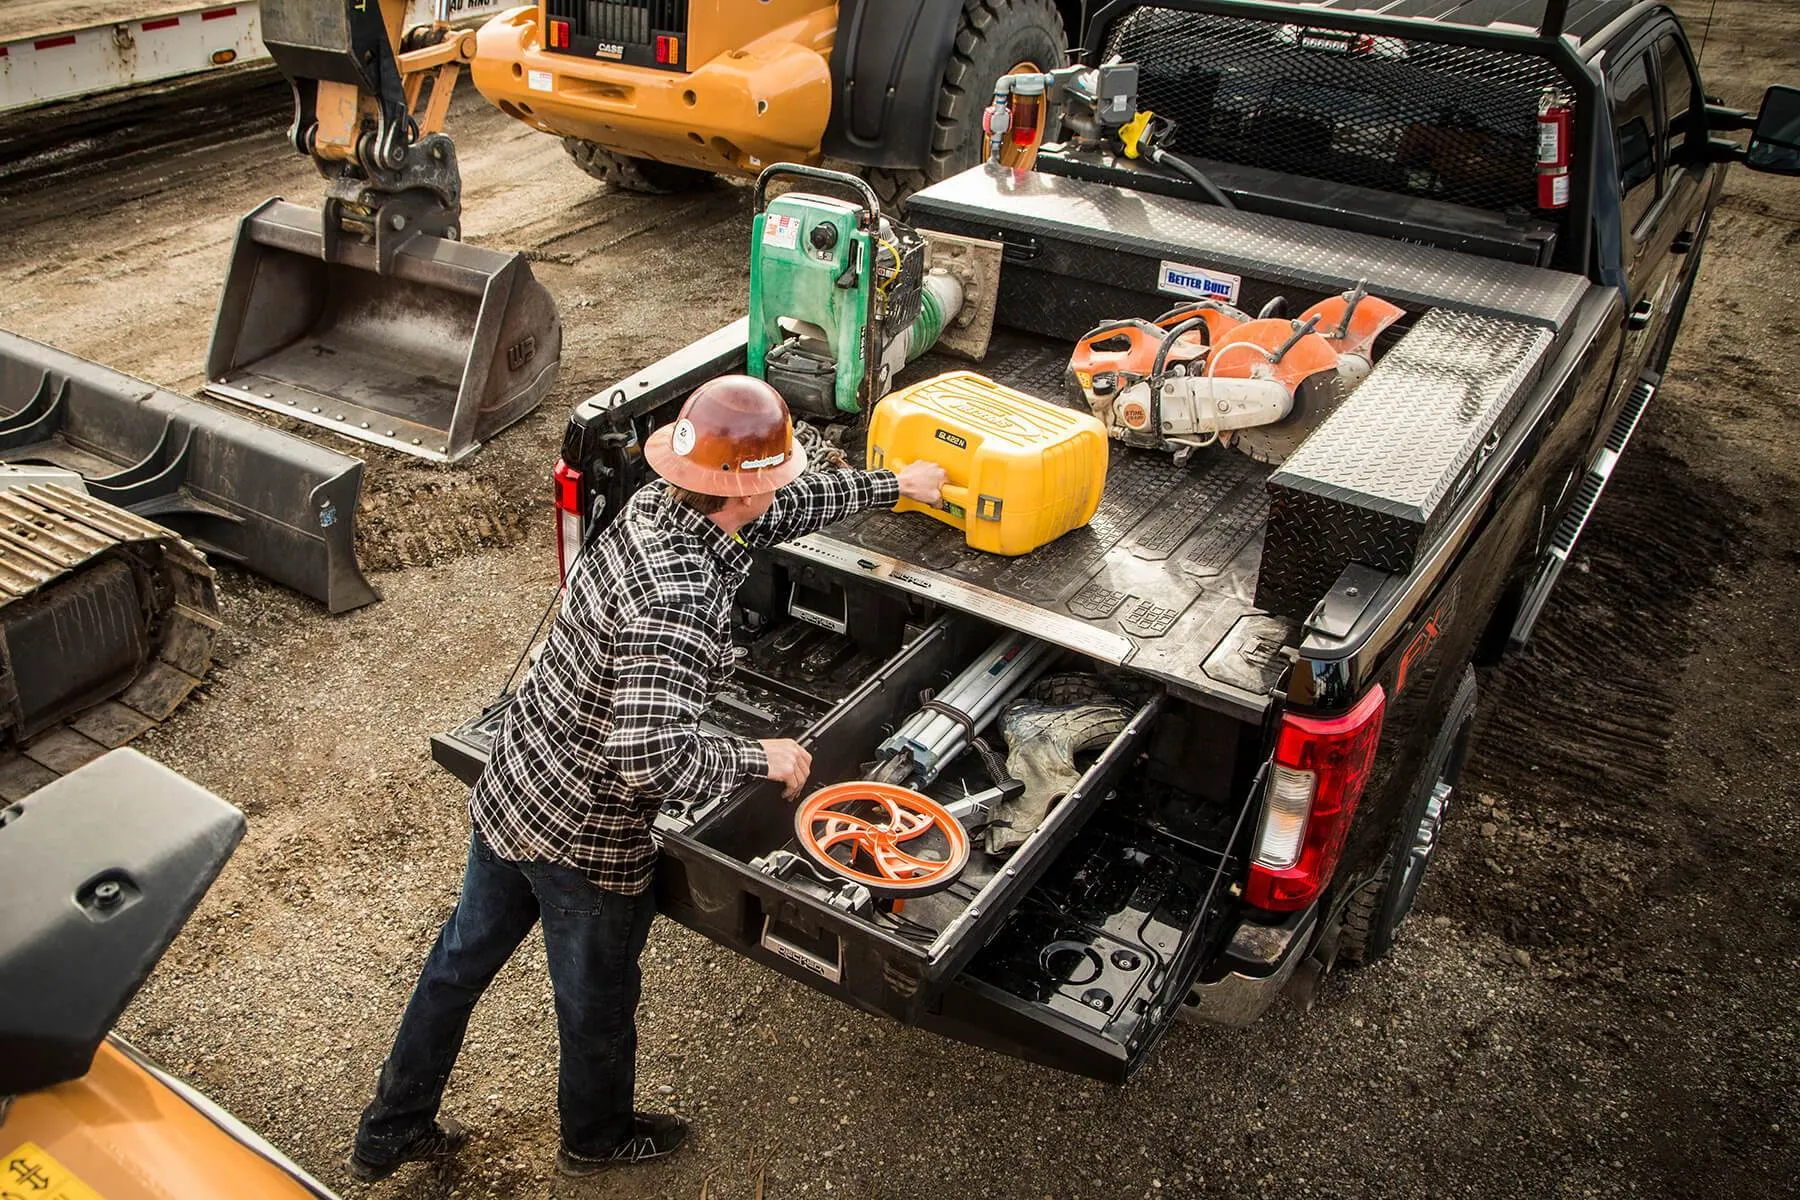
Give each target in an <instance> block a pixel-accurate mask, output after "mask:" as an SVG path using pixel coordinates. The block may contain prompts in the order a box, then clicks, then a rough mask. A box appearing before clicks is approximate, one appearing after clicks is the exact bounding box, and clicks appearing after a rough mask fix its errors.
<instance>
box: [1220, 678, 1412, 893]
mask: <svg viewBox="0 0 1800 1200" xmlns="http://www.w3.org/2000/svg"><path fill="white" fill-rule="evenodd" d="M1386 705H1387V695H1386V693H1385V692H1383V691H1382V690H1381V686H1380V685H1379V684H1377V685H1376V686H1375V687H1373V688H1371V689H1370V690H1369V693H1368V695H1366V696H1364V697H1363V698H1362V700H1360V701H1359V702H1358V703H1357V705H1356V707H1355V708H1353V709H1351V710H1350V711H1349V712H1347V713H1345V714H1344V715H1343V716H1341V717H1330V718H1326V719H1319V718H1316V717H1298V716H1292V715H1290V716H1285V717H1283V718H1282V720H1281V733H1280V735H1279V737H1277V739H1276V742H1275V761H1274V763H1273V764H1272V765H1271V767H1270V771H1269V783H1268V790H1267V791H1266V792H1265V793H1264V796H1263V816H1262V823H1261V825H1260V826H1259V827H1258V828H1257V831H1256V844H1255V851H1254V855H1253V858H1252V861H1251V864H1250V881H1249V885H1248V886H1247V887H1246V888H1245V891H1244V898H1245V899H1246V900H1248V901H1249V902H1250V903H1251V904H1254V905H1255V906H1256V907H1258V908H1266V909H1271V910H1273V911H1275V912H1292V911H1294V910H1296V909H1301V908H1305V907H1306V906H1307V905H1308V904H1311V903H1312V902H1313V901H1314V900H1315V899H1317V897H1318V895H1319V893H1320V892H1321V891H1323V890H1324V888H1325V885H1326V884H1327V883H1329V882H1330V881H1331V873H1332V871H1334V870H1335V869H1336V868H1337V861H1338V855H1339V854H1341V853H1342V852H1343V849H1344V838H1345V836H1346V835H1347V834H1348V833H1349V832H1350V819H1351V818H1352V817H1353V816H1354V815H1355V814H1356V805H1357V802H1358V801H1359V800H1361V799H1362V794H1363V786H1364V785H1365V784H1366V783H1368V780H1369V770H1370V768H1371V767H1372V766H1373V765H1374V762H1375V748H1376V746H1377V745H1379V744H1380V742H1381V717H1382V713H1383V711H1384V709H1385V708H1386Z"/></svg>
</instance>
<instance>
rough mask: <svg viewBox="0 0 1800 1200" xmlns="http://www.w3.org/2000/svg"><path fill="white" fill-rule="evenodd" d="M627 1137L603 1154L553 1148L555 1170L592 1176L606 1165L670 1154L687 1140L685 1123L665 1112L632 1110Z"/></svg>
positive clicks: (612, 1165) (626, 1164) (643, 1160)
mask: <svg viewBox="0 0 1800 1200" xmlns="http://www.w3.org/2000/svg"><path fill="white" fill-rule="evenodd" d="M633 1117H634V1118H635V1124H634V1126H633V1128H632V1131H631V1136H630V1137H628V1138H626V1139H625V1140H624V1141H622V1142H620V1143H619V1144H618V1145H617V1146H614V1147H613V1148H612V1149H611V1150H610V1151H608V1152H607V1153H605V1154H599V1155H588V1154H577V1153H575V1152H574V1151H573V1150H571V1149H569V1148H568V1147H567V1146H561V1147H558V1149H557V1151H556V1169H557V1170H558V1171H561V1172H562V1173H563V1174H564V1175H594V1174H597V1173H598V1172H601V1171H604V1170H606V1168H608V1167H617V1166H629V1165H630V1164H632V1163H641V1162H649V1161H650V1160H651V1159H653V1158H661V1157H662V1156H663V1155H665V1154H672V1153H674V1151H675V1147H677V1146H679V1145H681V1143H682V1142H683V1141H685V1140H687V1132H688V1127H687V1122H686V1121H684V1120H682V1119H681V1118H680V1117H677V1116H673V1115H671V1114H669V1113H645V1112H641V1113H634V1114H633Z"/></svg>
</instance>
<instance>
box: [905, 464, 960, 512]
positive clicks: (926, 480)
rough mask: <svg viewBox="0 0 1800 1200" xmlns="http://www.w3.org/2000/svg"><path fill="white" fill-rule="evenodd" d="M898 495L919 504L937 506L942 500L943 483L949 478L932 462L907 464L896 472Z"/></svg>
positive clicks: (942, 469)
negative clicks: (898, 481) (898, 477)
mask: <svg viewBox="0 0 1800 1200" xmlns="http://www.w3.org/2000/svg"><path fill="white" fill-rule="evenodd" d="M897 474H898V475H899V476H900V494H901V495H902V496H905V497H906V498H907V499H908V500H917V501H918V502H919V503H920V504H939V503H942V501H943V498H944V494H943V493H944V481H945V480H947V479H949V478H950V476H949V475H948V474H947V473H946V472H945V471H944V468H942V467H940V466H938V465H937V464H936V463H934V462H924V461H920V462H909V463H907V464H906V465H905V466H904V467H901V468H900V470H899V471H898V472H897Z"/></svg>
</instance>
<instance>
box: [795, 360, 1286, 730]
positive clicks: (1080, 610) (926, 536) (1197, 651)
mask: <svg viewBox="0 0 1800 1200" xmlns="http://www.w3.org/2000/svg"><path fill="white" fill-rule="evenodd" d="M1068 358H1069V348H1068V344H1067V343H1066V342H1062V341H1060V340H1056V339H1051V338H1045V337H1039V336H1036V335H1033V334H1028V333H1021V332H1017V331H1012V330H1002V331H1000V332H999V333H998V334H997V335H996V337H995V340H994V343H993V345H992V346H991V347H990V349H989V350H988V353H987V356H986V357H985V358H984V359H983V360H982V361H981V363H980V364H979V369H980V370H981V371H982V373H983V374H986V375H988V376H990V377H991V378H993V379H995V380H997V381H999V382H1000V383H1004V384H1006V385H1007V386H1009V387H1013V388H1017V389H1018V390H1020V391H1022V392H1027V393H1029V394H1031V395H1034V396H1037V397H1039V398H1040V399H1044V400H1050V401H1053V402H1059V403H1060V402H1064V400H1065V392H1064V383H1063V372H1064V370H1065V368H1066V367H1067V364H1068ZM966 365H967V364H966V363H963V362H962V361H961V360H958V359H954V358H950V357H948V356H945V355H939V354H928V355H926V356H924V357H923V358H921V359H919V360H918V361H917V362H915V363H913V364H911V365H910V366H909V367H908V368H907V370H906V371H905V372H904V373H903V374H902V375H901V377H900V379H899V382H898V384H897V385H896V386H900V387H904V386H905V385H907V384H909V383H915V382H918V381H919V380H922V379H929V378H931V377H932V376H934V375H937V374H940V373H942V372H944V371H950V370H957V369H961V368H963V367H966ZM854 440H855V441H856V442H857V443H858V444H861V439H860V438H857V439H854ZM1271 469H1272V468H1270V467H1269V466H1267V465H1266V464H1263V463H1259V462H1256V461H1255V460H1253V459H1251V458H1250V457H1248V456H1247V455H1244V454H1241V453H1238V452H1236V451H1233V450H1229V449H1225V448H1222V447H1211V448H1209V449H1206V450H1202V451H1199V452H1197V453H1195V454H1194V456H1193V457H1192V459H1191V460H1189V462H1188V463H1187V465H1186V466H1176V465H1175V462H1174V459H1173V458H1172V457H1171V456H1170V455H1168V454H1163V453H1158V452H1155V451H1147V450H1138V449H1134V448H1130V447H1125V446H1121V445H1119V444H1118V443H1114V444H1113V446H1112V447H1111V457H1110V463H1109V467H1108V470H1107V478H1106V493H1105V498H1104V499H1103V500H1102V501H1101V503H1100V509H1099V511H1098V512H1097V513H1095V515H1094V519H1093V520H1092V521H1091V522H1089V523H1088V525H1087V526H1085V527H1084V528H1081V529H1077V530H1075V531H1073V532H1071V533H1068V534H1065V535H1064V536H1062V537H1061V538H1059V539H1057V540H1056V541H1055V542H1052V543H1051V544H1050V545H1048V546H1045V547H1043V548H1042V549H1039V550H1037V551H1034V552H1033V553H1031V554H1026V555H1021V556H1019V557H1016V558H1008V557H1004V556H1001V555H997V554H989V553H985V552H983V551H979V550H971V549H970V548H969V547H968V546H967V545H965V544H964V540H963V535H962V533H961V531H959V530H957V529H955V528H953V527H951V526H949V525H946V524H944V523H942V522H940V521H933V520H931V519H930V518H928V517H925V516H922V515H920V514H918V513H893V512H887V511H876V512H870V513H864V514H861V515H860V516H857V517H852V518H851V519H849V520H847V521H842V522H839V523H838V524H836V525H834V526H832V527H831V528H830V529H827V530H825V531H823V532H822V533H817V534H813V535H811V536H810V537H807V538H803V539H801V540H800V541H798V542H796V543H793V544H791V545H789V546H786V547H783V548H782V552H783V553H786V554H789V555H792V556H794V557H796V558H801V559H808V560H812V561H819V562H825V563H829V564H830V565H832V566H836V567H839V568H843V567H845V566H846V565H850V566H851V569H852V570H860V571H862V572H866V573H869V574H873V575H876V576H879V577H883V578H885V579H886V580H887V581H888V582H890V583H892V584H894V585H895V586H897V587H900V588H902V589H905V590H910V591H913V592H916V593H918V594H921V595H925V596H929V597H930V598H931V599H933V600H936V601H938V602H940V603H942V604H944V605H946V606H947V607H951V608H956V609H960V610H962V611H965V612H970V613H974V614H977V615H981V616H985V617H987V618H989V619H1002V617H1001V614H1005V615H1004V618H1003V619H1004V621H1005V623H1006V624H1008V625H1010V626H1012V627H1014V628H1017V629H1022V630H1025V631H1027V632H1029V633H1031V634H1032V635H1034V636H1036V637H1041V638H1043V639H1045V640H1047V641H1051V642H1054V643H1056V644H1058V645H1061V646H1064V647H1066V648H1068V649H1070V650H1075V651H1077V652H1079V653H1082V654H1086V655H1089V656H1091V657H1093V658H1096V659H1099V660H1101V661H1103V662H1109V663H1120V664H1123V663H1130V664H1131V665H1132V666H1133V668H1135V669H1137V670H1140V671H1143V672H1145V673H1146V674H1149V675H1151V676H1153V677H1156V678H1158V679H1160V680H1162V681H1163V682H1165V683H1167V684H1169V685H1170V686H1171V687H1172V688H1174V689H1175V690H1176V691H1178V692H1182V693H1185V694H1188V695H1190V696H1192V697H1194V698H1197V699H1198V698H1203V699H1205V700H1208V701H1211V702H1213V703H1215V704H1217V705H1222V706H1224V707H1226V708H1230V709H1234V710H1242V711H1243V712H1244V713H1246V714H1255V713H1260V712H1261V711H1262V708H1263V706H1264V705H1265V704H1266V702H1267V696H1268V692H1269V689H1270V688H1271V687H1273V686H1274V684H1275V681H1276V678H1277V677H1278V675H1279V665H1280V660H1279V658H1278V657H1277V656H1276V654H1275V650H1276V648H1277V647H1279V645H1280V644H1281V643H1282V642H1283V641H1284V640H1287V639H1288V638H1290V637H1291V636H1292V635H1293V633H1294V632H1295V626H1294V623H1293V622H1291V621H1288V620H1285V619H1283V618H1279V617H1269V616H1265V615H1263V614H1260V613H1258V612H1257V610H1256V608H1255V606H1254V604H1253V603H1252V597H1253V596H1254V595H1255V593H1256V573H1257V567H1258V565H1259V562H1260V560H1261V555H1262V531H1263V525H1264V521H1265V518H1266V517H1267V513H1268V499H1267V494H1266V492H1265V489H1264V483H1265V480H1266V479H1267V478H1268V475H1269V473H1270V471H1271ZM908 568H923V569H924V570H925V571H929V572H930V574H929V575H925V574H923V573H920V572H915V571H912V570H908Z"/></svg>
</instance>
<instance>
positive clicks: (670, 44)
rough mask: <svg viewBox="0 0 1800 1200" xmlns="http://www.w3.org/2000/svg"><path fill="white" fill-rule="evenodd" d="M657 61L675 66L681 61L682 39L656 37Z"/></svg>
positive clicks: (658, 35)
mask: <svg viewBox="0 0 1800 1200" xmlns="http://www.w3.org/2000/svg"><path fill="white" fill-rule="evenodd" d="M656 61H657V62H659V63H663V64H664V65H666V66H674V65H675V64H676V63H678V62H680V61H681V39H680V38H678V37H670V36H668V35H667V34H661V33H659V34H657V35H656Z"/></svg>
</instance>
